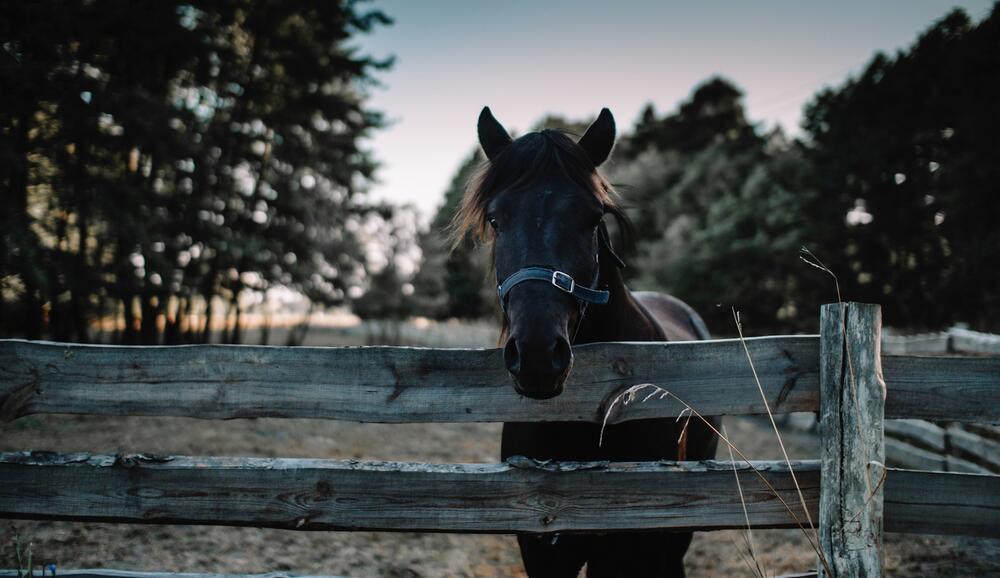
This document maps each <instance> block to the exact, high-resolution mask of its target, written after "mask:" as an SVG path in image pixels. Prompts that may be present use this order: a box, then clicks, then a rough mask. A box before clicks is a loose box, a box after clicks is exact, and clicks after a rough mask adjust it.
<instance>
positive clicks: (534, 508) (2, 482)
mask: <svg viewBox="0 0 1000 578" xmlns="http://www.w3.org/2000/svg"><path fill="white" fill-rule="evenodd" d="M755 465H756V466H757V467H759V468H761V469H762V471H763V472H764V473H765V475H766V476H767V478H768V479H769V480H770V481H772V483H774V484H775V486H776V487H777V488H779V489H780V490H781V491H782V492H783V497H784V498H785V499H787V500H790V502H789V503H790V504H792V503H796V501H797V499H796V498H794V497H793V496H792V495H791V491H793V490H792V489H791V487H792V486H791V476H790V475H789V474H788V472H787V469H786V468H785V466H784V465H783V462H755ZM793 466H794V467H795V472H796V475H797V476H798V477H799V479H800V480H801V481H802V483H803V491H804V494H805V496H806V500H807V504H809V506H810V509H811V511H812V514H813V515H814V516H815V515H816V512H817V510H816V508H817V503H818V499H819V496H818V493H819V490H818V483H819V462H818V461H815V460H808V461H799V462H793ZM738 468H739V471H740V482H741V483H742V484H743V487H744V492H745V495H746V497H747V499H748V504H747V505H748V507H749V510H750V515H751V522H752V523H753V524H754V525H755V526H757V527H782V528H789V527H795V526H794V523H792V521H791V518H790V517H789V516H788V514H787V512H786V511H785V510H784V509H783V508H782V507H781V506H780V504H778V503H777V500H775V499H774V497H773V496H772V495H770V494H768V493H767V490H766V489H764V488H763V486H762V484H761V483H760V482H759V479H758V478H757V476H756V475H755V474H753V473H752V472H750V471H749V469H748V468H747V467H746V465H745V464H744V465H738ZM884 487H885V512H886V514H885V517H886V522H885V523H886V530H887V531H890V532H908V533H924V534H960V535H970V536H985V537H994V538H1000V476H984V475H973V474H948V473H936V472H921V471H910V470H897V469H889V471H888V474H887V479H886V481H885V484H884ZM742 516H743V514H742V510H741V509H740V505H739V496H738V495H737V494H736V483H735V479H734V477H733V471H732V467H731V465H730V464H729V463H728V462H664V463H658V462H648V463H642V464H607V463H604V462H598V463H563V464H556V463H547V462H536V461H533V460H527V459H524V458H517V459H514V460H512V461H511V462H510V463H503V464H442V465H431V464H414V463H400V462H358V461H333V460H308V459H279V458H188V457H178V456H150V455H143V454H131V455H129V454H125V455H95V454H87V453H78V454H54V453H48V452H35V453H29V452H17V453H6V454H0V517H2V518H14V519H50V520H78V521H88V520H89V521H107V522H130V523H153V524H168V523H176V524H213V525H226V526H267V527H276V528H288V529H298V530H324V529H352V530H357V529H380V530H400V531H408V530H425V531H449V532H496V533H508V532H513V531H517V530H530V531H567V530H570V531H572V530H582V529H590V530H593V529H610V530H620V529H623V528H636V529H643V528H654V527H668V528H692V527H697V528H699V529H710V528H731V527H742V525H743V523H744V522H743V518H742ZM60 574H63V573H62V572H61V573H60ZM81 578H82V577H81Z"/></svg>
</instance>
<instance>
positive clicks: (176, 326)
mask: <svg viewBox="0 0 1000 578" xmlns="http://www.w3.org/2000/svg"><path fill="white" fill-rule="evenodd" d="M109 6H111V5H109V4H107V3H98V2H66V3H63V2H55V1H54V0H43V1H40V2H17V3H10V4H9V5H7V6H6V7H5V14H4V18H3V19H0V86H2V87H3V89H2V90H0V189H2V196H0V337H4V336H18V337H29V338H49V339H56V340H71V341H82V342H86V341H92V340H97V339H99V340H104V341H113V342H118V343H184V342H195V343H196V342H208V341H222V342H240V341H241V340H242V338H243V335H242V333H243V327H244V326H245V325H246V322H245V318H246V316H247V314H248V313H251V312H254V311H258V310H259V306H260V305H261V304H262V302H263V303H265V304H266V303H267V302H270V301H274V300H275V299H276V296H275V295H276V294H277V295H281V294H282V293H281V292H284V294H286V295H287V294H294V295H299V296H303V297H304V302H306V303H309V304H311V305H310V307H311V308H312V309H323V308H326V307H330V306H340V305H348V306H350V307H351V308H352V309H353V310H354V312H356V313H358V314H359V315H361V316H362V317H366V318H387V319H401V318H404V317H407V316H410V315H425V316H430V317H435V318H442V319H444V318H455V317H457V318H479V317H489V316H492V315H495V314H496V303H495V299H496V298H495V287H494V286H493V283H494V281H493V280H492V279H490V278H489V275H488V271H487V266H488V254H487V253H486V251H485V248H484V247H475V246H472V245H468V244H465V245H461V246H459V247H458V248H457V249H456V250H455V251H451V247H450V244H449V242H448V239H447V233H448V226H449V222H450V220H451V217H452V215H453V213H454V210H455V208H456V206H457V203H458V201H459V199H460V198H461V195H462V193H463V191H464V189H465V185H466V182H467V181H468V178H469V177H470V176H471V175H472V174H473V172H474V171H475V170H476V169H477V167H479V165H480V164H481V163H482V156H481V153H479V152H478V149H475V148H473V143H470V151H474V152H470V155H469V156H468V157H467V158H466V159H464V160H463V161H462V162H461V164H460V166H459V168H458V170H457V171H456V174H455V175H454V178H453V179H452V182H451V185H450V187H449V188H448V190H447V191H445V195H444V202H443V204H442V206H441V208H440V209H439V210H438V211H437V213H436V214H435V215H434V217H433V219H432V221H431V223H430V226H429V227H428V228H427V229H426V230H423V231H422V232H420V233H419V236H418V235H417V229H418V226H417V223H418V219H417V218H416V216H415V214H414V212H413V210H412V209H411V208H408V207H394V206H389V205H385V204H375V203H372V202H370V201H369V200H368V199H367V197H366V195H365V190H366V188H367V186H368V185H369V184H370V182H371V179H372V175H373V174H374V171H375V169H376V162H375V160H374V159H373V158H372V156H371V154H370V153H369V152H368V151H367V150H366V149H365V148H364V147H363V146H362V144H361V143H362V141H363V139H364V138H365V137H366V136H367V135H369V134H370V133H371V132H372V131H374V130H377V129H378V128H379V127H381V126H382V125H383V117H382V114H381V113H380V112H378V111H375V110H372V109H371V108H370V107H369V106H368V104H367V103H368V92H369V89H370V87H371V86H373V84H374V83H376V82H377V77H378V73H379V71H380V70H383V69H385V68H387V67H388V66H390V65H391V61H389V60H378V59H375V58H372V57H371V56H369V55H366V54H363V53H362V52H361V51H360V50H359V49H358V48H357V47H356V45H355V44H354V43H352V38H354V37H355V36H356V35H359V34H366V33H369V32H371V31H374V30H377V29H378V28H379V27H381V26H384V25H388V24H390V23H391V21H390V18H389V17H388V16H387V15H385V14H384V13H382V12H381V11H379V10H377V9H375V8H372V7H371V6H370V5H366V4H365V3H364V2H362V1H360V0H340V1H336V2H313V1H308V0H289V1H284V2H280V3H277V2H254V1H252V0H203V1H198V2H177V1H170V0H167V1H157V2H152V1H148V2H145V1H144V2H130V3H125V4H120V3H116V4H114V5H113V7H110V8H109ZM650 96H651V97H655V95H650ZM550 104H551V105H552V106H558V103H550ZM600 104H601V103H596V104H595V108H596V107H597V106H598V105H600ZM623 120H624V119H619V125H620V126H624V125H625V124H626V123H625V122H622V121H623ZM587 124H588V122H587V119H581V120H580V122H574V121H571V120H567V119H563V118H558V117H550V118H546V119H543V120H542V121H540V122H539V124H538V128H541V127H559V128H564V129H566V130H568V131H570V132H575V133H577V134H580V133H581V132H582V130H583V129H584V128H585V127H586V126H587ZM801 128H802V131H801V133H798V134H797V135H796V137H795V138H789V137H788V136H786V135H785V134H784V133H783V132H782V131H781V130H780V129H772V130H764V129H762V128H761V126H760V125H758V124H755V123H754V122H753V121H752V119H748V118H747V113H746V111H745V108H744V104H743V94H742V92H741V90H740V89H739V87H738V86H737V85H735V84H734V83H733V82H731V81H729V80H727V79H723V78H710V79H708V80H706V81H705V82H703V83H701V84H700V85H699V86H697V87H695V88H694V89H693V91H692V93H691V95H690V96H689V97H688V98H687V99H686V100H685V101H684V102H683V103H681V104H680V105H679V106H678V107H677V109H676V110H673V111H668V112H660V111H657V110H655V109H654V108H653V107H652V106H648V107H647V108H646V109H645V110H644V111H643V112H642V114H641V115H640V118H639V119H638V120H637V121H636V122H635V123H634V125H633V126H631V127H628V128H627V129H624V130H622V131H621V132H622V134H621V136H620V139H619V142H618V145H617V147H616V149H615V151H614V154H613V157H612V162H611V163H609V164H608V165H606V167H607V173H608V175H609V177H610V179H611V181H612V182H613V183H614V184H615V185H616V187H617V189H618V191H619V192H620V194H621V196H622V198H623V200H624V202H625V205H626V206H627V207H628V211H629V214H630V216H631V218H632V220H633V221H634V222H635V224H636V229H637V231H638V238H637V249H636V251H635V253H634V254H633V255H631V256H629V258H628V261H629V267H628V269H627V270H626V273H627V275H628V277H629V283H630V286H631V287H633V288H635V289H651V290H662V291H668V292H671V293H673V294H675V295H677V296H679V297H681V298H682V299H684V300H686V301H688V302H689V303H691V304H692V305H693V306H694V307H695V308H696V309H697V310H698V311H699V312H700V313H701V314H702V315H703V316H704V317H705V318H706V320H707V321H708V322H709V325H710V327H711V328H712V330H713V331H714V332H715V333H717V334H731V333H733V330H734V325H733V321H732V317H731V309H730V308H731V307H736V308H738V309H739V310H740V311H741V314H742V316H743V319H744V321H745V322H747V323H748V324H749V326H750V327H752V330H753V332H754V333H767V332H783V331H815V330H816V325H817V311H818V307H819V305H820V304H822V303H826V302H830V301H833V300H835V299H836V298H837V290H836V288H837V286H836V285H835V283H834V280H833V278H832V277H831V276H830V275H828V274H826V273H824V272H823V271H819V270H817V269H816V268H814V267H810V266H809V265H807V264H805V263H803V262H802V261H801V260H800V258H799V256H800V249H801V248H802V247H806V248H808V249H809V250H810V251H812V252H813V253H814V254H815V255H816V256H817V257H818V258H820V259H822V261H823V262H824V263H825V264H826V265H827V266H828V267H829V269H830V270H831V271H833V272H834V273H835V274H836V276H837V280H838V282H839V289H840V293H841V295H842V296H843V298H844V299H852V300H858V301H872V302H878V303H881V304H883V311H884V316H885V321H886V323H888V324H890V325H894V326H897V327H906V328H938V327H941V326H944V325H948V324H951V323H954V322H966V323H969V324H970V325H971V326H973V327H974V328H977V329H982V330H988V331H989V330H992V331H998V330H1000V303H998V301H1000V299H998V295H1000V292H998V290H997V288H998V287H1000V226H997V221H998V218H1000V184H998V183H1000V163H998V162H997V159H998V158H1000V154H998V153H1000V147H998V145H997V142H998V139H997V136H996V135H998V134H1000V12H998V9H997V7H996V6H994V8H993V10H992V12H991V13H990V14H989V15H987V16H985V17H984V18H983V19H982V20H981V21H979V22H973V21H971V20H970V18H969V17H968V16H967V15H966V14H965V13H964V12H962V11H961V10H956V11H953V12H952V13H950V14H948V15H947V16H945V17H944V18H943V19H941V20H940V21H938V22H936V23H934V24H933V25H932V26H930V27H929V28H928V29H927V30H926V31H925V32H924V33H923V34H921V35H920V36H919V38H918V39H917V40H916V42H915V43H914V44H913V45H912V46H910V47H908V48H907V49H905V50H903V51H901V52H899V53H898V54H895V55H891V56H890V55H884V54H878V55H876V56H875V57H873V58H872V59H871V61H870V62H868V63H867V65H866V66H865V67H864V68H863V70H862V71H861V72H859V73H857V74H855V75H853V76H852V77H850V78H849V79H848V80H846V81H845V82H843V83H842V84H840V85H838V86H833V87H829V88H827V89H825V90H823V91H821V92H820V93H818V94H816V95H815V96H814V97H813V98H812V99H811V100H810V102H809V103H808V105H807V106H806V108H805V110H804V115H803V122H802V127H801ZM418 245H419V246H418ZM417 265H419V266H417ZM275 292H277V293H275ZM304 318H306V317H304ZM213 319H215V320H219V319H222V320H224V323H221V324H220V323H218V322H216V323H214V324H213V323H212V320H213ZM264 335H265V337H266V335H267V333H266V332H264ZM297 335H298V336H301V332H299V331H292V332H291V333H290V336H291V339H292V341H294V340H295V339H296V336H297Z"/></svg>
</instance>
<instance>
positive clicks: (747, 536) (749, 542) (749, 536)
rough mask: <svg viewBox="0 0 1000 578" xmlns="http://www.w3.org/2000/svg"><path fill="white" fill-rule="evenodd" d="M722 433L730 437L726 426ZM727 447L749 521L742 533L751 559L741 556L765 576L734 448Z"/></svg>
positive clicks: (741, 554) (744, 544)
mask: <svg viewBox="0 0 1000 578" xmlns="http://www.w3.org/2000/svg"><path fill="white" fill-rule="evenodd" d="M722 433H723V434H725V435H726V437H729V432H728V431H726V426H722ZM726 449H728V450H729V462H730V463H731V464H732V465H733V477H735V478H736V490H737V491H738V492H739V493H740V505H741V506H742V507H743V519H745V520H746V521H747V530H746V532H742V534H741V535H742V536H743V546H744V547H745V548H746V549H747V554H748V555H749V559H748V558H747V556H745V555H743V553H742V552H740V557H741V558H743V561H744V562H745V563H746V565H747V567H748V568H749V569H750V572H752V573H753V574H754V575H755V576H757V577H758V578H765V576H766V575H765V573H764V568H763V566H762V565H761V563H760V557H759V556H757V549H756V548H755V547H754V543H753V529H752V528H751V526H750V514H749V512H747V502H746V499H745V498H744V497H743V484H741V483H740V473H739V471H738V470H737V469H736V460H735V458H733V448H730V447H727V448H726ZM738 549H739V548H738V547H737V551H738ZM751 560H752V561H753V564H750V561H751Z"/></svg>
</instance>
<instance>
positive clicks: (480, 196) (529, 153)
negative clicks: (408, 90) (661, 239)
mask: <svg viewBox="0 0 1000 578" xmlns="http://www.w3.org/2000/svg"><path fill="white" fill-rule="evenodd" d="M554 175H559V176H563V177H566V178H568V179H570V180H572V181H573V182H575V183H576V184H578V185H580V186H581V187H583V188H584V189H585V190H587V191H590V192H591V193H593V195H594V196H595V197H597V200H599V201H601V203H602V204H603V205H604V210H605V211H606V212H607V213H610V214H611V215H613V216H614V217H615V220H616V221H617V223H618V231H619V234H620V235H621V237H622V241H623V243H624V246H625V249H626V250H628V249H630V248H631V247H632V243H633V242H632V239H633V234H632V224H631V222H630V221H629V219H628V217H626V215H625V212H624V209H623V208H622V206H621V203H620V202H619V200H618V194H617V193H616V192H615V191H614V188H613V187H612V186H611V183H609V182H608V180H607V179H605V178H604V176H602V175H601V173H600V172H599V171H598V170H597V169H595V168H594V163H593V162H592V161H591V160H590V157H588V156H587V153H586V152H585V151H584V150H583V149H582V148H581V147H580V145H578V144H577V143H576V141H575V140H573V139H572V138H570V136H569V135H568V134H567V133H565V132H563V131H559V130H551V129H546V130H543V131H540V132H533V133H529V134H526V135H524V136H522V137H520V138H518V139H517V140H515V141H514V142H512V143H510V144H509V145H507V147H506V148H504V149H503V151H501V152H500V154H498V155H497V156H496V157H495V158H494V159H493V160H492V161H484V162H483V164H482V166H480V167H479V170H478V171H476V173H475V175H474V176H473V177H472V178H471V179H470V180H469V185H468V188H467V189H466V191H465V195H464V196H463V197H462V203H461V205H460V206H459V208H458V211H457V212H456V213H455V217H454V218H453V219H452V226H451V230H452V231H451V232H452V243H453V246H454V247H457V246H458V245H459V244H461V243H462V241H463V240H465V239H472V240H474V241H480V242H490V241H492V232H493V231H492V229H491V228H490V226H489V225H488V223H487V221H486V207H487V205H488V204H489V202H490V201H491V200H492V199H493V197H494V196H496V194H497V193H499V192H500V187H501V186H502V187H503V188H504V189H514V190H526V189H529V188H530V187H531V186H532V185H534V184H536V183H538V182H540V181H542V180H543V179H546V178H551V177H552V176H554Z"/></svg>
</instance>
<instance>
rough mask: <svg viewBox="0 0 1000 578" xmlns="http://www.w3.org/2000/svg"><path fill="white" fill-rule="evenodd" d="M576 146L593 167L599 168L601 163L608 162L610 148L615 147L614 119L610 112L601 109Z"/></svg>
mask: <svg viewBox="0 0 1000 578" xmlns="http://www.w3.org/2000/svg"><path fill="white" fill-rule="evenodd" d="M577 144H579V145H580V146H581V147H582V148H583V150H584V151H585V152H586V153H587V156H588V157H590V160H591V161H593V163H594V166H595V167H599V166H601V163H603V162H604V161H606V160H608V155H610V154H611V147H613V146H614V145H615V117H613V116H611V111H610V110H608V109H606V108H602V109H601V114H599V115H597V120H595V121H594V124H592V125H590V128H588V129H587V132H586V133H584V135H583V136H582V137H580V140H579V142H578V143H577Z"/></svg>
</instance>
